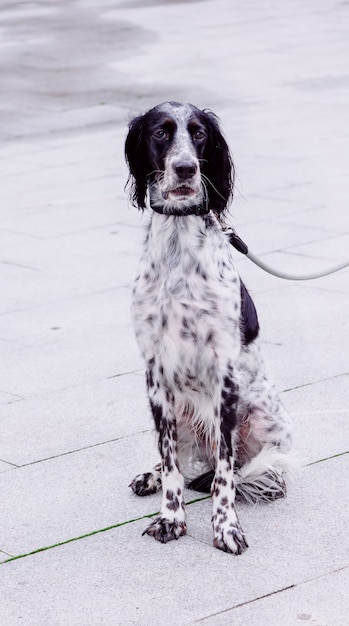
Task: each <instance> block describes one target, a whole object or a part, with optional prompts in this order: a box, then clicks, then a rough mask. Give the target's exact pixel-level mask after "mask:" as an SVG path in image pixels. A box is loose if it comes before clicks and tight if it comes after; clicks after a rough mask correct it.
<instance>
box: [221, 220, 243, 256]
mask: <svg viewBox="0 0 349 626" xmlns="http://www.w3.org/2000/svg"><path fill="white" fill-rule="evenodd" d="M222 230H223V232H224V233H226V234H227V235H228V236H229V241H230V243H231V245H232V246H234V248H235V249H236V250H238V252H241V254H248V247H247V245H246V244H245V242H244V241H242V239H241V237H239V235H237V233H236V232H235V230H234V228H231V226H224V227H223V229H222Z"/></svg>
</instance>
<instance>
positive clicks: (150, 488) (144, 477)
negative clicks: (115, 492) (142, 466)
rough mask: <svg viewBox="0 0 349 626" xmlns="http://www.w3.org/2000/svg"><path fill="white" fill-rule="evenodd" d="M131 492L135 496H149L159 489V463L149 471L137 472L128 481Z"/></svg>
mask: <svg viewBox="0 0 349 626" xmlns="http://www.w3.org/2000/svg"><path fill="white" fill-rule="evenodd" d="M129 487H131V489H132V491H133V493H135V494H136V495H137V496H150V495H151V494H153V493H156V492H157V491H160V489H161V463H158V464H157V465H155V467H154V468H153V469H152V470H151V472H145V473H144V474H138V475H137V476H135V478H134V479H133V481H132V482H131V483H130V485H129Z"/></svg>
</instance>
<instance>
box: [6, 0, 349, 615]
mask: <svg viewBox="0 0 349 626" xmlns="http://www.w3.org/2000/svg"><path fill="white" fill-rule="evenodd" d="M347 21H348V4H347V3H346V2H341V3H332V2H330V0H319V2H317V3H316V5H314V6H313V5H310V4H309V5H305V4H304V2H302V0H294V2H292V3H272V2H268V1H267V2H265V3H263V5H262V4H261V3H260V2H258V1H257V0H252V1H251V2H248V3H246V2H245V1H243V0H234V1H233V2H232V1H231V0H215V2H213V1H212V0H202V1H197V2H195V1H190V2H182V3H181V2H177V1H176V0H168V1H165V0H163V1H160V0H129V1H128V2H124V1H121V0H101V1H100V2H99V3H98V5H97V4H96V1H95V0H73V1H72V2H71V3H70V4H69V7H68V6H66V4H62V5H61V4H60V3H57V2H48V1H46V0H44V1H43V2H40V3H36V2H31V3H21V2H18V0H8V1H7V2H6V3H5V5H4V6H3V7H2V9H1V13H0V22H1V32H2V36H3V37H2V42H1V55H2V57H1V58H2V63H1V69H0V75H1V81H2V82H1V84H2V93H3V95H4V96H5V97H3V98H1V101H0V113H1V119H2V122H3V123H2V128H1V132H2V142H1V146H0V181H1V185H0V196H1V197H0V206H1V208H0V212H1V221H0V281H1V284H0V292H1V294H2V297H1V300H0V347H1V359H0V407H1V424H2V428H1V432H2V437H1V439H0V494H1V495H0V515H1V520H2V532H1V538H0V561H6V560H7V559H8V558H9V556H15V555H18V554H19V553H23V552H30V551H32V550H34V551H35V550H37V549H40V548H43V547H45V546H49V545H55V544H57V543H59V542H65V541H70V540H73V541H71V542H70V543H66V544H64V545H62V546H59V547H56V548H52V549H49V550H47V551H45V552H42V553H36V554H33V555H31V556H27V557H25V558H21V559H18V560H15V561H11V562H7V563H4V564H3V568H2V570H1V573H2V574H3V576H2V579H1V585H0V596H1V603H0V604H1V606H0V622H1V624H2V623H4V625H5V626H12V625H14V626H17V625H18V624H26V625H27V624H28V625H29V624H30V625H32V624H34V625H35V626H40V625H43V626H56V625H57V626H60V625H61V624H63V625H64V624H69V626H76V625H77V626H80V625H81V626H85V625H86V624H91V626H92V625H93V626H95V625H96V624H106V625H107V626H114V624H120V625H121V624H122V625H123V626H124V624H126V625H127V624H132V625H134V626H143V625H145V626H148V624H149V626H153V625H155V626H156V624H165V626H166V625H167V624H169V626H172V625H173V624H177V623H178V625H182V624H189V623H190V624H192V623H200V622H202V623H210V622H212V624H223V625H225V624H232V626H242V625H244V626H245V624H247V623H248V624H251V625H253V624H258V626H264V624H266V625H268V626H274V625H275V626H279V623H280V622H281V621H282V623H284V624H286V625H287V626H297V625H298V624H303V623H309V624H312V625H313V626H346V624H347V623H349V618H348V615H349V606H348V602H347V586H348V539H347V517H348V515H347V507H346V505H345V503H346V501H347V500H348V494H347V493H346V492H347V481H345V480H344V479H343V477H345V476H346V474H347V471H348V468H347V464H348V443H347V442H348V423H349V422H348V407H349V397H348V389H349V386H348V358H347V354H348V346H347V340H348V336H349V333H348V330H349V329H348V269H347V270H345V271H342V272H340V273H338V274H336V275H333V276H331V277H327V278H323V279H321V280H318V281H314V282H307V283H297V284H296V283H293V282H290V283H289V282H286V281H285V282H283V281H281V280H279V279H276V278H273V277H271V276H269V275H267V274H265V273H263V272H262V271H261V270H260V269H258V268H256V267H255V266H253V265H252V264H251V263H250V262H249V261H248V260H246V259H244V258H243V257H242V256H240V255H239V254H238V253H236V263H237V266H238V268H239V270H240V272H241V275H242V277H243V279H244V281H245V282H246V284H247V286H248V288H249V289H250V291H251V293H252V294H253V297H254V299H255V301H256V304H257V308H258V312H259V317H260V322H261V327H262V333H261V336H262V344H263V352H264V354H265V358H266V362H267V369H268V371H269V372H270V373H271V375H272V378H274V379H275V381H276V384H277V388H278V389H279V390H280V391H281V394H282V399H283V401H284V403H285V405H286V407H287V408H288V410H289V411H290V413H291V414H292V416H293V419H294V423H295V443H296V449H297V453H298V454H299V456H300V458H301V461H302V463H303V464H311V465H308V466H307V467H306V469H305V470H304V472H302V473H301V474H300V477H299V478H298V480H297V481H296V482H295V483H294V484H293V485H291V486H290V489H289V497H288V499H286V500H285V501H284V502H276V503H275V504H274V505H272V506H270V507H252V508H251V507H246V506H243V505H240V506H239V512H240V516H241V519H242V521H243V523H244V525H245V528H246V531H247V533H248V539H249V542H250V546H251V547H250V549H249V551H248V552H247V553H246V554H245V555H243V556H242V557H240V558H237V559H234V557H231V556H228V555H225V554H223V553H220V552H219V551H217V550H214V549H213V548H212V546H211V527H210V502H209V500H200V501H197V502H195V503H192V504H190V506H188V528H189V534H188V536H187V537H185V538H183V539H182V540H181V541H178V542H173V543H172V544H169V545H167V546H161V545H159V544H157V543H156V542H154V541H153V540H152V539H150V538H149V537H143V538H142V537H141V533H142V531H143V529H144V527H145V525H146V524H147V520H146V519H140V520H139V521H132V520H136V519H137V518H142V517H144V516H146V515H148V514H151V513H154V512H155V511H156V510H158V508H159V503H160V496H159V494H158V495H155V496H153V497H151V498H146V499H140V498H136V497H135V496H134V495H133V494H132V493H131V492H130V490H129V489H128V488H127V484H128V483H129V481H130V480H131V479H132V477H133V475H134V474H136V473H138V472H141V471H144V470H146V469H148V468H149V467H150V466H151V465H152V463H153V461H154V462H155V461H156V460H157V452H156V449H155V446H154V440H153V435H152V432H151V430H152V426H151V423H150V420H149V410H148V407H147V402H146V398H145V393H144V373H143V363H142V361H141V359H140V357H139V354H138V351H137V347H136V343H135V340H134V336H133V331H132V327H131V322H130V317H129V305H130V293H131V284H132V280H133V276H134V274H135V272H136V265H137V258H138V256H139V249H140V242H141V240H142V237H143V230H142V224H143V223H144V222H145V221H146V219H147V217H146V215H145V216H143V217H142V215H141V214H140V213H139V212H137V211H136V209H134V208H131V207H130V206H129V203H128V202H127V199H126V196H125V193H124V189H123V188H124V184H125V181H126V178H127V169H126V165H125V163H124V159H123V144H124V138H125V134H126V130H127V121H128V120H129V119H130V118H131V117H132V115H134V114H138V113H139V112H142V111H144V110H146V109H147V108H149V107H150V106H153V105H154V104H156V103H157V102H160V101H163V100H166V99H176V100H184V101H191V102H193V103H194V104H197V105H198V106H201V107H208V108H211V109H213V110H214V111H215V112H216V113H218V115H219V117H220V118H221V123H222V127H223V129H224V132H225V136H226V138H227V140H228V143H229V145H230V146H231V148H232V152H233V155H234V161H235V164H236V174H237V176H236V193H235V200H234V204H233V207H232V211H231V217H230V220H229V221H230V223H232V224H233V225H234V226H235V227H236V228H237V230H238V232H239V234H240V235H241V236H242V237H243V238H244V239H245V240H246V241H247V243H248V245H249V247H250V249H251V250H252V251H253V252H255V253H256V254H259V255H261V256H262V258H263V259H264V260H265V261H267V262H269V263H270V264H271V265H274V266H275V267H279V268H281V269H283V270H284V271H297V272H308V271H316V270H318V269H324V268H326V267H327V266H328V265H333V264H335V263H338V262H340V261H341V260H343V259H344V258H346V257H347V254H348V231H349V214H348V207H347V198H348V193H349V179H348V176H347V169H348V135H347V133H346V130H345V129H346V128H347V127H348V111H349V107H348V102H349V80H348V71H347V66H348V53H349V50H348V36H347ZM197 496H198V494H195V493H188V499H196V497H197ZM125 522H127V523H126V524H125ZM118 523H120V524H123V525H122V526H119V527H116V528H110V529H109V530H104V532H98V534H96V535H94V534H92V535H91V533H93V532H94V531H101V530H103V529H106V528H107V527H109V526H112V527H113V526H115V525H116V524H118ZM84 534H86V535H89V536H88V537H86V538H84V539H77V538H79V537H81V536H82V535H84ZM222 581H223V582H222ZM3 598H4V599H5V600H4V601H3Z"/></svg>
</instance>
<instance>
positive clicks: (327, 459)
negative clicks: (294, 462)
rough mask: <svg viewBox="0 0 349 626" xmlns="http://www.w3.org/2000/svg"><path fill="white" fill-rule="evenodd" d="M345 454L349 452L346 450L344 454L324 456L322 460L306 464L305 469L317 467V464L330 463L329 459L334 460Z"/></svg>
mask: <svg viewBox="0 0 349 626" xmlns="http://www.w3.org/2000/svg"><path fill="white" fill-rule="evenodd" d="M346 454H349V450H346V451H345V452H338V454H332V455H331V456H326V457H324V458H323V459H318V460H317V461H312V462H311V463H307V464H306V466H305V467H310V466H311V465H317V464H318V463H324V462H325V461H330V460H331V459H336V458H337V457H340V456H345V455H346Z"/></svg>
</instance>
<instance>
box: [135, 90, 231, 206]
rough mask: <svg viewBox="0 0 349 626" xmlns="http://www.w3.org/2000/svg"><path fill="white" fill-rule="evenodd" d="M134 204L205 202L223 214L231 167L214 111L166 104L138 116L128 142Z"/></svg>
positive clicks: (199, 203) (165, 204)
mask: <svg viewBox="0 0 349 626" xmlns="http://www.w3.org/2000/svg"><path fill="white" fill-rule="evenodd" d="M125 153H126V160H127V162H128V164H129V168H130V179H131V183H132V190H131V195H132V199H133V202H134V204H136V206H138V207H140V208H144V206H145V198H146V193H147V190H149V196H150V205H151V206H153V207H154V206H155V207H162V208H163V211H164V213H169V214H170V213H171V208H175V209H176V210H177V211H178V209H179V210H183V214H184V215H185V209H186V208H187V207H190V206H199V205H202V204H205V205H207V206H210V208H212V210H214V211H216V212H217V213H220V212H221V211H222V210H224V209H225V207H226V205H227V203H228V201H229V199H230V197H231V195H232V187H233V182H232V175H233V165H232V161H231V157H230V154H229V149H228V146H227V144H226V142H225V140H224V138H223V137H222V134H221V132H220V130H219V127H218V123H217V118H216V117H215V115H214V114H213V113H208V112H205V111H201V110H200V109H197V108H196V107H194V106H193V105H190V104H180V103H177V102H165V103H163V104H160V105H158V106H156V107H154V108H153V109H151V110H150V111H148V112H147V113H145V115H143V116H140V117H137V118H135V119H134V120H133V121H132V122H131V123H130V127H129V133H128V136H127V139H126V145H125Z"/></svg>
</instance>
